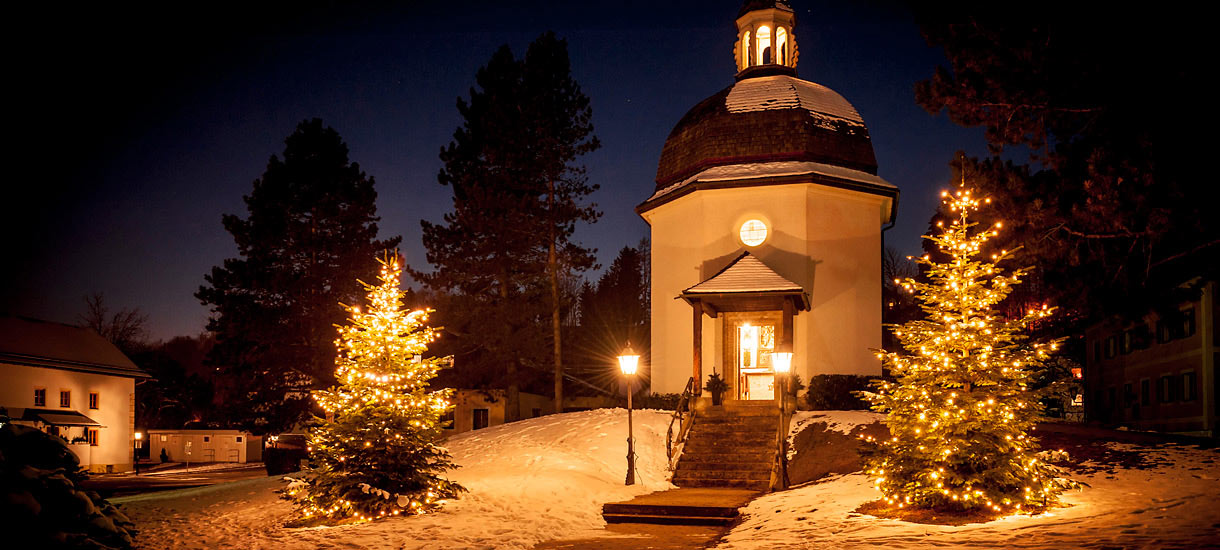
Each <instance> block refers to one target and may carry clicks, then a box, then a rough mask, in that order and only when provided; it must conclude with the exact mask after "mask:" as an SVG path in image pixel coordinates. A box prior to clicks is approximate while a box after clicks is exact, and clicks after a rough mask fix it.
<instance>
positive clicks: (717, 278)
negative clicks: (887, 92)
mask: <svg viewBox="0 0 1220 550" xmlns="http://www.w3.org/2000/svg"><path fill="white" fill-rule="evenodd" d="M795 19H796V18H795V14H794V12H793V10H792V9H791V8H790V7H789V6H788V5H787V4H786V3H784V2H776V1H770V2H758V1H751V2H747V3H746V5H745V6H744V7H743V8H742V9H741V11H740V12H739V13H738V17H737V20H736V25H737V29H738V32H737V37H736V39H735V40H734V46H733V52H734V57H735V59H736V62H737V74H736V82H735V83H734V84H733V85H731V86H729V87H728V88H725V89H724V90H721V91H720V92H718V93H716V94H714V95H712V96H711V97H709V98H708V99H706V100H704V101H702V102H700V103H698V104H697V105H695V106H694V107H693V108H691V110H690V111H689V112H688V113H687V114H686V115H685V116H684V117H683V118H682V119H681V120H680V121H679V122H678V123H677V125H676V126H675V127H674V129H673V131H672V132H671V133H670V135H669V137H668V139H667V140H666V143H665V146H664V148H663V149H662V151H661V158H660V162H659V165H658V169H657V178H656V188H655V192H654V193H653V195H652V196H650V197H648V198H647V200H645V201H644V202H643V203H642V204H640V205H639V206H638V207H637V208H636V211H637V213H639V215H640V216H642V217H643V218H644V220H645V221H647V222H648V224H649V225H650V227H651V237H652V260H651V261H652V265H651V267H652V281H651V284H652V288H651V294H652V388H653V391H656V392H662V393H666V392H680V391H682V389H683V388H684V387H685V385H686V383H687V380H688V379H689V378H694V379H695V380H696V381H697V383H696V384H695V389H696V391H697V392H698V391H699V388H701V387H702V386H703V385H704V384H705V383H706V381H707V378H708V375H710V374H712V373H713V372H717V373H719V374H721V375H722V376H723V378H724V379H725V381H727V382H728V384H729V386H730V389H729V390H728V393H727V395H726V398H727V399H730V400H732V399H741V400H759V399H762V400H766V399H774V397H775V395H776V392H775V384H774V383H775V372H774V366H773V365H772V364H771V359H772V353H774V352H778V351H787V352H791V353H792V354H793V355H792V360H791V363H792V372H794V373H796V374H799V375H800V376H801V377H803V378H804V379H806V380H808V379H809V378H810V377H811V376H814V375H818V374H857V375H879V374H880V373H881V366H880V362H879V361H878V359H877V358H876V357H875V355H874V353H873V351H872V350H874V349H876V348H879V347H880V345H881V284H880V280H881V250H882V239H881V235H882V229H883V227H885V226H886V225H887V224H892V223H893V220H894V216H895V209H896V206H897V200H898V189H897V188H896V187H894V186H893V185H891V184H889V183H888V182H886V181H885V180H883V179H882V178H880V177H878V176H877V163H876V160H875V157H874V154H873V148H872V142H871V140H870V137H869V133H868V128H867V127H866V126H865V124H864V121H863V118H862V117H861V116H860V114H859V113H858V112H857V111H856V109H855V108H854V107H853V106H852V105H851V104H850V103H849V102H848V101H847V100H846V99H844V98H843V97H842V96H840V95H839V94H838V93H836V92H834V91H833V90H831V89H829V88H827V87H825V86H822V85H820V84H816V83H813V82H809V81H805V80H801V79H798V78H797V77H796V63H797V57H798V48H797V41H796V29H795V23H796V20H795Z"/></svg>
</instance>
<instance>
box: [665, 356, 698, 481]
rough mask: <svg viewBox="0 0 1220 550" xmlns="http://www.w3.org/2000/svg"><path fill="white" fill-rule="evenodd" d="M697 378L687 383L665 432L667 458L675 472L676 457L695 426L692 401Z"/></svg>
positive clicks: (691, 378) (692, 378) (688, 380)
mask: <svg viewBox="0 0 1220 550" xmlns="http://www.w3.org/2000/svg"><path fill="white" fill-rule="evenodd" d="M694 387H695V377H693V376H692V377H690V378H689V379H687V381H686V387H685V388H684V389H683V390H682V396H681V397H680V398H678V405H677V406H675V407H674V412H673V414H671V415H670V416H669V428H667V429H666V430H665V456H666V457H667V458H668V459H669V469H670V470H673V469H674V468H675V467H676V466H677V465H676V464H675V462H676V460H674V457H676V456H677V455H678V454H679V453H680V452H681V448H682V446H684V445H685V444H686V436H687V435H688V434H689V433H690V427H691V424H693V423H694V422H693V421H694V419H695V415H694V414H693V412H692V411H691V407H690V400H691V397H692V396H693V395H694V392H695V390H694ZM674 422H678V438H677V441H674Z"/></svg>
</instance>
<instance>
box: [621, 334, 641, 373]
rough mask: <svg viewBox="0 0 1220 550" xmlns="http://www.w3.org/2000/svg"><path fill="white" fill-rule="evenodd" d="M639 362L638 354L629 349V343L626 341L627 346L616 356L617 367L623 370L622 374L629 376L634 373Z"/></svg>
mask: <svg viewBox="0 0 1220 550" xmlns="http://www.w3.org/2000/svg"><path fill="white" fill-rule="evenodd" d="M639 364H640V355H639V354H638V353H636V352H635V351H634V350H632V349H631V343H630V342H628V343H627V348H626V349H624V350H623V353H621V354H620V355H619V356H618V368H619V369H620V370H622V371H623V374H626V375H627V376H631V375H634V374H635V371H636V368H638V367H639Z"/></svg>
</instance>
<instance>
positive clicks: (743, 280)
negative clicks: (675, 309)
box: [682, 252, 804, 296]
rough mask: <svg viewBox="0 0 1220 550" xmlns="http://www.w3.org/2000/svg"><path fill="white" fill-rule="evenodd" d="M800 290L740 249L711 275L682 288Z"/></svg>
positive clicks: (690, 291)
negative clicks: (730, 259) (733, 257)
mask: <svg viewBox="0 0 1220 550" xmlns="http://www.w3.org/2000/svg"><path fill="white" fill-rule="evenodd" d="M803 291H804V289H803V288H801V285H798V284H796V283H794V282H792V281H789V280H788V279H785V278H784V277H783V276H782V275H780V274H779V273H776V272H775V271H773V270H772V269H771V268H769V267H767V264H764V263H762V260H759V259H758V257H756V256H754V255H753V254H750V253H749V252H743V253H742V254H741V256H738V257H737V259H736V260H733V262H732V263H730V264H729V265H728V267H725V268H724V269H722V270H720V272H719V273H717V274H715V275H712V276H711V278H709V279H707V280H706V281H703V282H702V283H699V284H697V285H695V286H692V287H690V288H688V289H686V290H684V291H682V296H688V295H691V294H730V293H739V292H778V293H787V292H792V293H799V292H803Z"/></svg>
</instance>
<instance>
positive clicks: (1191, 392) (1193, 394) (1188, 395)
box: [1182, 371, 1199, 401]
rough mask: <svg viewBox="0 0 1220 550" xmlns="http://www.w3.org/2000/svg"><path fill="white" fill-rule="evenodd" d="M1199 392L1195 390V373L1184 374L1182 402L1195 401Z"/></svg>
mask: <svg viewBox="0 0 1220 550" xmlns="http://www.w3.org/2000/svg"><path fill="white" fill-rule="evenodd" d="M1198 397H1199V394H1198V390H1197V389H1195V373H1194V371H1190V372H1184V373H1182V400H1183V401H1194V400H1195V399H1198Z"/></svg>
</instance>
